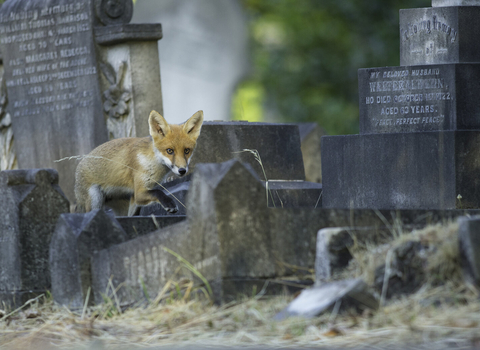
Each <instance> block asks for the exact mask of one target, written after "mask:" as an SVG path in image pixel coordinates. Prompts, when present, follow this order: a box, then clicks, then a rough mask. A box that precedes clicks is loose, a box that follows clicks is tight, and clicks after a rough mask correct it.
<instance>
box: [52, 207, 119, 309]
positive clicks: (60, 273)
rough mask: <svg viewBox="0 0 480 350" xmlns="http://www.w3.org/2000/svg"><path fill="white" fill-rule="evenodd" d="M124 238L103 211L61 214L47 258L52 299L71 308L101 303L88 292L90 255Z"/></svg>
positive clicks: (89, 285)
mask: <svg viewBox="0 0 480 350" xmlns="http://www.w3.org/2000/svg"><path fill="white" fill-rule="evenodd" d="M126 240H127V234H126V233H125V231H124V230H123V228H122V227H121V226H120V224H119V223H118V221H116V220H115V218H114V217H113V216H108V215H107V214H106V213H105V212H104V211H103V210H98V209H97V210H93V211H91V212H88V213H86V214H62V215H60V218H59V219H58V222H57V225H56V227H55V232H54V234H53V236H52V240H51V242H50V258H49V263H50V273H51V278H52V289H51V290H52V295H53V299H54V300H55V302H57V303H59V304H61V305H66V306H68V307H70V308H72V309H76V308H81V307H83V306H84V305H85V302H86V300H88V304H89V305H91V304H93V303H94V302H97V303H98V302H100V301H101V300H102V299H97V300H94V296H93V292H92V291H91V286H92V277H91V265H90V257H91V256H92V254H93V252H95V251H97V250H101V249H105V248H108V247H110V246H111V245H114V244H119V243H121V242H124V241H126ZM103 292H104V291H103ZM89 293H92V295H89ZM87 298H88V299H87Z"/></svg>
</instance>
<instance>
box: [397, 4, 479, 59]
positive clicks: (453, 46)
mask: <svg viewBox="0 0 480 350" xmlns="http://www.w3.org/2000/svg"><path fill="white" fill-rule="evenodd" d="M440 1H442V2H443V4H441V3H437V4H436V5H434V6H445V5H446V4H451V5H446V6H447V7H428V8H418V9H406V10H400V65H402V66H406V65H421V64H442V63H470V62H480V48H479V47H478V45H475V44H473V43H475V42H476V41H477V38H478V36H479V35H480V23H478V20H477V18H478V16H480V7H479V6H457V5H455V4H459V3H462V2H463V1H448V0H440Z"/></svg>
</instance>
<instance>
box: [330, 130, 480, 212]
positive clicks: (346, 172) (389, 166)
mask: <svg viewBox="0 0 480 350" xmlns="http://www.w3.org/2000/svg"><path fill="white" fill-rule="evenodd" d="M479 147H480V132H479V131H444V132H422V133H398V134H370V135H349V136H326V137H323V138H322V149H323V150H324V153H323V157H322V168H323V196H322V199H323V203H322V205H323V207H324V208H371V209H374V208H376V209H468V208H480V200H479V198H480V182H479V181H478V180H477V174H478V171H479V169H478V162H477V161H476V159H479V157H480V154H479V152H480V151H479V149H480V148H479ZM459 195H460V197H459Z"/></svg>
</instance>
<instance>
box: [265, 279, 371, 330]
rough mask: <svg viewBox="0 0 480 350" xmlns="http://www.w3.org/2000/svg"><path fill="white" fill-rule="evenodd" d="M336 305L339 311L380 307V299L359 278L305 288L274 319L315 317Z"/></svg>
mask: <svg viewBox="0 0 480 350" xmlns="http://www.w3.org/2000/svg"><path fill="white" fill-rule="evenodd" d="M337 303H339V304H337ZM335 305H338V306H337V307H338V310H339V311H340V310H345V309H354V310H355V309H356V310H358V311H360V310H364V309H367V308H369V309H374V310H376V309H378V301H377V300H376V299H375V297H374V296H373V295H372V294H371V293H370V292H369V291H368V286H367V284H366V283H365V282H364V281H363V280H362V279H360V278H357V279H351V280H342V281H335V282H330V283H325V284H322V285H320V286H316V287H313V288H310V289H305V290H304V291H303V292H302V293H301V294H300V295H299V296H298V297H297V298H296V299H294V300H293V301H292V302H291V303H290V304H289V305H288V306H287V307H286V308H285V309H283V310H282V311H280V312H279V313H278V314H276V315H275V317H274V319H275V320H277V321H279V320H283V319H285V318H287V317H291V316H303V317H307V318H310V317H315V316H318V315H320V314H321V313H322V312H325V311H327V310H329V309H330V308H331V307H333V306H335Z"/></svg>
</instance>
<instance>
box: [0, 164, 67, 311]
mask: <svg viewBox="0 0 480 350" xmlns="http://www.w3.org/2000/svg"><path fill="white" fill-rule="evenodd" d="M0 198H1V201H0V217H1V221H0V304H2V303H5V304H6V305H10V306H11V307H14V306H16V305H19V304H22V303H23V302H25V301H26V300H27V299H29V298H30V297H31V296H32V295H37V294H40V293H43V292H45V291H46V290H48V289H50V287H51V283H50V273H49V268H48V248H49V243H50V237H51V236H52V234H53V231H54V228H55V224H56V222H57V220H58V217H59V216H60V214H62V213H67V212H68V211H69V203H68V200H67V199H66V198H65V196H64V194H63V193H62V191H61V189H60V187H59V186H58V173H57V172H56V171H55V170H54V169H30V170H7V171H2V172H0Z"/></svg>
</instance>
